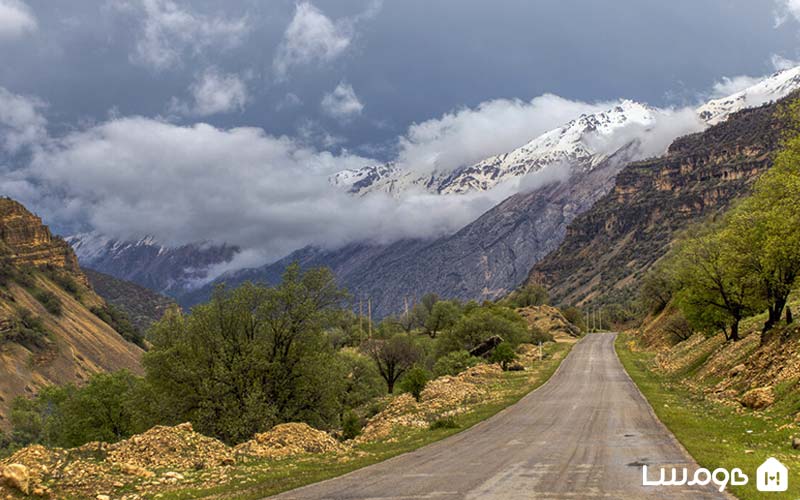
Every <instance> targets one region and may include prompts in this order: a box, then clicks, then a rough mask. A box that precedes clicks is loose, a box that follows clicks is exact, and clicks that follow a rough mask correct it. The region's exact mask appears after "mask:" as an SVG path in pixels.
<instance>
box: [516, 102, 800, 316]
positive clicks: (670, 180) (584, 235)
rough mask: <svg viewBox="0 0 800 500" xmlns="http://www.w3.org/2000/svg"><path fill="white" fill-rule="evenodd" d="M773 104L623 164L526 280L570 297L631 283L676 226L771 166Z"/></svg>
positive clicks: (716, 207) (584, 297) (724, 202)
mask: <svg viewBox="0 0 800 500" xmlns="http://www.w3.org/2000/svg"><path fill="white" fill-rule="evenodd" d="M796 95H797V94H794V95H793V96H791V97H790V98H794V97H796ZM778 106H779V103H774V104H769V105H765V106H762V107H760V108H756V109H750V110H745V111H740V112H738V113H736V114H734V115H732V116H731V118H730V119H729V120H728V121H726V122H723V123H721V124H720V125H717V126H715V127H712V128H710V129H708V130H707V131H705V132H703V133H700V134H694V135H690V136H687V137H683V138H681V139H678V140H677V141H675V142H674V143H673V144H672V146H671V147H670V149H669V152H668V153H667V154H666V155H665V156H663V157H661V158H658V159H654V160H649V161H644V162H638V163H633V164H631V165H629V166H627V167H626V168H625V169H623V170H622V171H621V172H620V173H619V174H618V175H617V178H616V183H615V185H614V188H613V189H612V190H611V191H610V192H609V193H608V194H607V195H605V196H604V197H602V198H601V199H600V200H599V201H598V202H597V204H595V205H594V206H593V207H592V209H591V210H589V211H587V212H585V213H584V214H582V215H580V216H579V217H577V218H576V219H575V220H574V221H573V222H572V224H570V225H569V227H568V228H567V232H566V238H565V240H564V242H563V243H562V244H561V245H560V246H559V247H558V249H557V250H556V251H555V252H553V253H552V254H550V255H548V256H547V257H546V258H545V259H544V260H542V261H541V262H539V263H538V264H537V265H536V266H534V268H533V270H532V271H531V274H530V276H529V281H531V282H541V281H544V282H545V283H547V284H548V285H549V286H550V288H551V293H552V295H553V296H554V297H555V298H556V299H557V300H561V301H564V302H568V303H583V302H587V301H592V300H595V299H598V298H599V297H600V296H601V295H604V294H608V293H609V292H614V291H619V292H623V291H624V290H626V289H628V288H630V287H631V285H633V284H635V283H636V281H637V280H638V279H639V278H640V277H641V276H642V275H643V273H645V272H646V270H647V269H648V268H649V267H650V266H651V265H652V264H653V263H654V262H656V261H657V260H658V259H659V258H661V257H662V256H663V255H664V254H665V253H666V252H667V250H668V249H669V245H670V242H671V241H672V240H673V238H674V237H675V235H676V233H677V232H678V231H680V230H682V229H684V228H686V227H687V226H688V225H689V224H691V223H693V222H697V221H700V220H702V219H703V218H704V217H707V216H711V215H713V214H717V213H720V212H722V211H724V210H725V209H726V208H728V207H729V206H730V205H731V203H732V202H733V201H734V200H736V199H737V198H739V197H741V196H743V195H745V194H746V193H747V192H748V190H749V189H750V187H751V185H752V183H753V181H754V180H755V179H756V178H757V177H758V175H759V174H761V173H762V172H764V171H765V170H766V169H767V168H769V166H770V165H771V161H772V156H773V154H774V153H775V151H776V149H777V148H778V143H779V136H780V130H781V124H780V122H779V120H778V118H777V117H776V114H775V111H776V109H777V107H778Z"/></svg>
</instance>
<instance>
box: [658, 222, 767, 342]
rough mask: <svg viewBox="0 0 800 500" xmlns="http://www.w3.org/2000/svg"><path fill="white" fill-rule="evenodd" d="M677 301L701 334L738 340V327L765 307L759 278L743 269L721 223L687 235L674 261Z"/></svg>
mask: <svg viewBox="0 0 800 500" xmlns="http://www.w3.org/2000/svg"><path fill="white" fill-rule="evenodd" d="M671 265H672V268H673V269H674V270H675V273H676V274H675V279H676V286H677V288H678V291H677V292H676V293H675V298H676V303H677V305H678V307H679V308H680V309H681V311H682V312H683V315H684V317H685V318H686V319H687V320H688V321H689V323H690V324H691V325H692V326H693V327H695V328H696V329H698V330H700V331H705V332H707V333H714V332H716V331H720V330H721V331H722V332H724V334H725V337H726V338H727V339H729V340H733V341H738V340H739V338H740V337H739V323H740V321H741V320H742V319H743V318H746V317H748V316H750V315H752V314H755V313H756V312H758V311H759V310H760V309H761V308H762V307H763V301H762V300H761V288H760V284H759V282H758V279H757V278H756V277H755V276H754V275H753V274H752V273H750V272H748V270H747V269H746V267H745V266H743V265H742V262H741V258H740V255H739V254H738V253H737V252H736V251H735V250H734V248H733V247H732V244H731V239H730V235H729V234H726V233H725V232H723V231H721V230H720V227H719V226H718V225H707V226H706V227H702V228H697V229H695V230H693V232H690V233H688V234H687V235H686V236H685V237H684V239H683V240H682V241H681V243H680V245H679V249H678V251H677V254H676V257H675V259H674V260H673V261H672V262H671Z"/></svg>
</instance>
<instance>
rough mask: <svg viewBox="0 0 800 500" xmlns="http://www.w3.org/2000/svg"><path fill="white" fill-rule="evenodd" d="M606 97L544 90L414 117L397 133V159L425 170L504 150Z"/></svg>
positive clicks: (602, 106) (594, 108)
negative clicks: (588, 99)
mask: <svg viewBox="0 0 800 500" xmlns="http://www.w3.org/2000/svg"><path fill="white" fill-rule="evenodd" d="M610 107H611V104H610V103H595V104H589V103H585V102H579V101H570V100H568V99H564V98H561V97H558V96H555V95H552V94H545V95H543V96H540V97H537V98H535V99H533V100H531V101H527V102H526V101H521V100H517V99H513V100H509V99H496V100H493V101H486V102H484V103H481V104H479V105H478V106H477V107H476V108H474V109H473V108H464V109H460V110H458V111H454V112H451V113H446V114H445V115H443V116H442V117H440V118H435V119H431V120H427V121H424V122H422V123H415V124H413V125H412V126H411V127H409V129H408V132H407V133H406V135H405V136H404V137H401V138H400V139H399V148H400V153H399V156H398V163H399V164H400V165H401V166H402V167H403V168H410V169H414V170H417V171H422V172H427V171H433V170H439V171H448V170H452V169H455V168H458V167H460V166H463V165H471V164H474V163H477V162H479V161H481V160H484V159H486V158H488V157H490V156H495V155H498V154H502V153H507V152H509V151H512V150H513V149H515V148H517V147H519V146H522V145H523V144H525V143H527V142H528V141H530V140H531V139H533V138H534V137H536V136H538V135H540V134H542V133H544V132H546V131H548V130H551V129H553V128H556V127H558V126H561V125H563V124H565V123H566V122H568V121H569V120H572V119H574V118H577V117H578V116H580V115H581V114H584V113H585V114H590V113H597V112H600V111H605V110H606V109H608V108H610Z"/></svg>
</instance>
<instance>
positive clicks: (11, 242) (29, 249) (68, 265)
mask: <svg viewBox="0 0 800 500" xmlns="http://www.w3.org/2000/svg"><path fill="white" fill-rule="evenodd" d="M0 242H1V246H0V248H1V249H2V251H4V253H5V254H6V255H7V256H8V258H10V259H11V262H12V264H13V265H16V266H23V265H33V266H37V267H40V266H48V265H49V266H55V267H60V268H63V269H66V270H68V271H70V272H72V273H75V274H76V275H77V276H78V277H80V278H81V279H82V281H84V283H85V282H86V279H85V277H83V273H81V271H80V267H79V266H78V259H77V258H76V257H75V253H74V252H73V251H72V248H71V247H70V246H69V245H68V244H67V243H66V242H65V241H64V240H62V239H61V238H59V237H58V236H53V235H52V234H51V233H50V229H48V227H47V226H45V225H44V224H43V223H42V219H41V218H40V217H37V216H36V215H34V214H32V213H31V212H29V211H28V210H27V209H26V208H25V207H24V206H23V205H22V204H20V203H18V202H16V201H14V200H11V199H9V198H0Z"/></svg>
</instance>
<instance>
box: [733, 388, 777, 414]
mask: <svg viewBox="0 0 800 500" xmlns="http://www.w3.org/2000/svg"><path fill="white" fill-rule="evenodd" d="M774 402H775V392H774V391H773V390H772V387H759V388H758V389H753V390H750V391H747V392H746V393H744V396H742V399H741V403H742V406H744V407H746V408H750V409H752V410H763V409H764V408H766V407H768V406H771V405H772V403H774Z"/></svg>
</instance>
